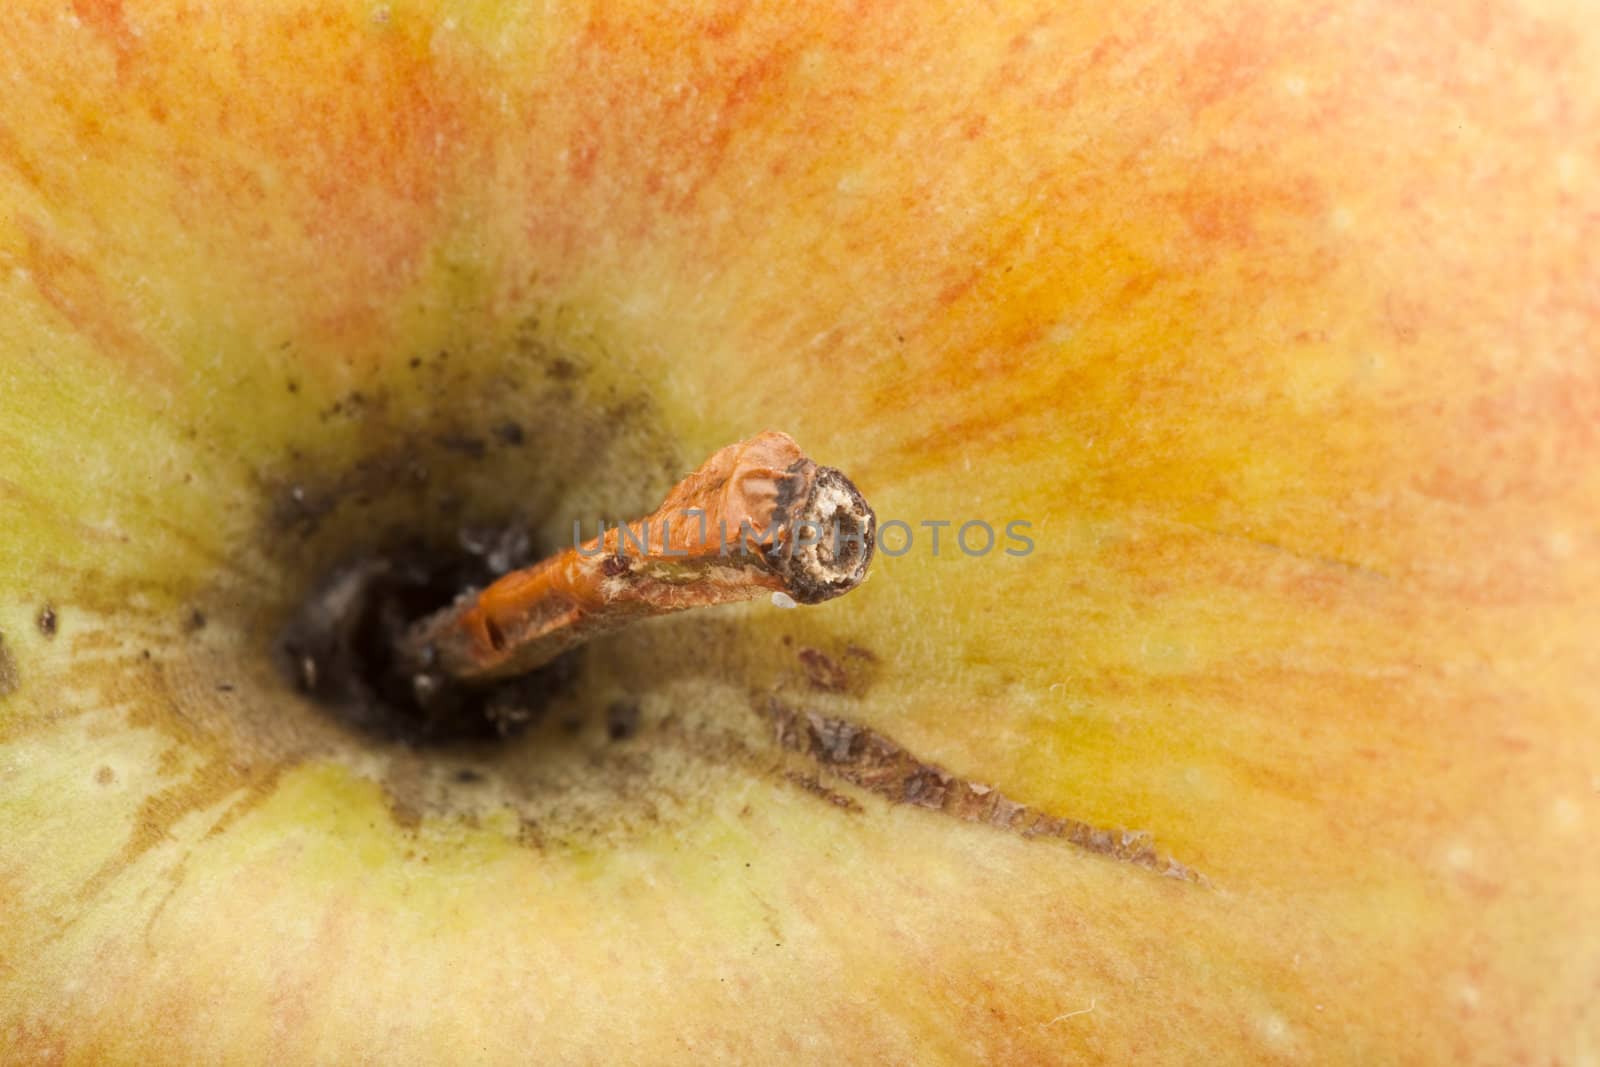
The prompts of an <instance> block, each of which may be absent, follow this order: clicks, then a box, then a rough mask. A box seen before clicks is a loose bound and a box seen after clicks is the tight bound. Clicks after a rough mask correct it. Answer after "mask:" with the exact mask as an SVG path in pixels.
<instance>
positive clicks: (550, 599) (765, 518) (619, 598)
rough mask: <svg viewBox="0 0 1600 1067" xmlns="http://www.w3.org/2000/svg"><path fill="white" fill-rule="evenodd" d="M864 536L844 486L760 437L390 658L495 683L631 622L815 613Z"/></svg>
mask: <svg viewBox="0 0 1600 1067" xmlns="http://www.w3.org/2000/svg"><path fill="white" fill-rule="evenodd" d="M602 525H603V524H602ZM873 540H874V528H873V514H872V509H871V508H870V507H868V506H867V502H866V501H865V500H864V499H862V496H861V494H860V493H859V492H857V491H856V487H855V486H854V485H851V484H850V480H849V479H848V478H846V477H845V476H844V475H843V474H841V473H839V472H838V471H836V470H834V469H832V468H831V467H819V466H817V464H815V463H813V462H812V461H811V460H810V459H808V458H806V456H805V455H804V454H803V453H802V452H801V451H800V448H799V446H798V445H796V444H795V443H794V441H793V440H792V439H791V438H790V437H789V436H788V435H787V434H782V433H776V432H773V431H768V432H766V433H763V434H760V435H758V436H756V437H752V438H750V439H749V440H748V441H740V442H739V443H737V444H732V445H729V446H728V447H726V448H724V449H722V450H721V451H719V452H717V453H716V454H715V455H713V456H712V457H711V458H710V459H708V460H706V462H705V464H704V465H702V466H701V467H700V469H699V470H697V471H695V472H694V473H693V474H691V475H689V476H688V477H687V478H685V479H684V480H683V481H681V482H679V483H678V484H677V485H676V486H675V487H674V488H673V490H672V492H670V493H668V494H667V498H666V500H665V501H663V502H662V504H661V506H660V507H658V508H657V509H656V510H655V511H654V512H652V513H651V514H650V515H648V516H646V517H645V518H643V519H640V520H638V521H636V522H632V523H629V524H628V525H626V526H620V527H612V528H609V529H603V533H602V535H601V536H600V537H597V538H594V539H592V540H590V541H588V542H586V543H584V544H582V545H579V546H575V547H572V548H568V549H565V550H563V551H562V552H560V553H558V554H557V555H555V556H552V557H551V558H549V559H547V560H544V561H543V562H541V563H538V564H536V565H534V566H532V567H529V568H528V569H526V570H521V571H516V572H514V573H511V574H508V575H506V576H505V577H504V578H501V579H500V580H499V581H496V582H495V583H494V584H492V585H490V586H489V587H488V588H487V589H484V590H482V591H481V592H471V593H467V594H464V595H463V596H461V597H460V598H458V599H457V600H456V602H455V603H454V604H452V605H451V606H450V607H448V608H445V609H444V610H442V611H439V612H437V613H436V614H433V615H430V616H428V617H427V618H425V619H422V620H420V621H419V622H417V623H416V624H415V625H414V626H412V627H411V629H410V630H409V632H408V633H407V634H406V636H405V638H404V639H403V641H402V642H401V649H400V653H401V657H400V658H401V661H402V663H403V664H405V665H406V667H407V669H410V670H411V671H412V672H413V674H414V676H415V678H416V684H417V685H419V686H424V687H426V686H431V685H434V684H436V683H437V681H438V680H439V678H440V676H441V675H442V676H445V677H449V678H455V679H460V680H465V681H471V680H475V679H490V678H503V677H506V676H508V675H513V674H520V673H522V672H524V671H530V670H533V669H534V668H535V667H538V666H540V665H542V664H544V663H547V662H549V661H550V660H552V659H554V658H555V657H556V656H558V655H560V654H561V653H562V652H565V651H566V650H567V649H570V648H573V647H575V646H577V645H580V644H582V643H583V642H584V641H587V640H588V639H589V638H591V637H594V636H596V635H598V634H601V633H605V632H606V631H608V630H614V629H616V628H617V627H619V626H622V625H625V624H626V623H628V622H631V621H633V620H634V619H640V618H649V617H652V616H656V615H666V614H668V613H670V612H674V611H683V610H685V609H687V608H697V607H705V606H709V605H712V604H729V603H733V602H735V601H740V600H750V599H752V598H754V597H758V596H761V595H763V594H768V593H772V592H781V593H786V594H787V595H788V596H790V597H792V598H793V599H794V600H796V601H798V602H799V603H802V604H817V603H821V602H822V601H824V600H829V599H831V598H833V597H836V596H839V595H841V594H843V593H847V592H849V591H850V590H852V589H854V588H855V587H856V586H858V585H860V584H861V582H862V580H863V579H865V578H866V576H867V567H868V565H869V564H870V563H871V560H872V549H873Z"/></svg>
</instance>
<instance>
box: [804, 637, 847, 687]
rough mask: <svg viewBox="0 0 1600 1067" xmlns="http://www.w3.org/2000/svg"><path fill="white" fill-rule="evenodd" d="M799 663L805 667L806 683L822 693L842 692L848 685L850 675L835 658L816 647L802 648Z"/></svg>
mask: <svg viewBox="0 0 1600 1067" xmlns="http://www.w3.org/2000/svg"><path fill="white" fill-rule="evenodd" d="M800 663H801V664H802V665H803V666H804V667H805V671H806V684H807V685H809V686H811V688H813V689H816V690H820V691H821V692H824V693H842V692H844V691H845V690H846V689H848V688H849V687H850V676H849V674H847V673H846V672H845V669H844V668H843V667H841V666H840V665H839V663H838V661H837V660H835V659H833V657H831V656H829V655H828V654H827V653H826V652H823V651H822V650H821V649H816V648H802V649H801V650H800Z"/></svg>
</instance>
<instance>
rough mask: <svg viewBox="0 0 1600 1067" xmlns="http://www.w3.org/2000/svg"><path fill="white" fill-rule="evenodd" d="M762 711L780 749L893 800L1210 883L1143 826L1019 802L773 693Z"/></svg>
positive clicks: (877, 735)
mask: <svg viewBox="0 0 1600 1067" xmlns="http://www.w3.org/2000/svg"><path fill="white" fill-rule="evenodd" d="M765 712H766V714H767V716H768V718H769V719H770V720H771V722H772V726H773V729H774V731H775V733H776V735H777V740H778V743H779V744H780V745H781V746H782V747H783V748H784V749H786V750H788V751H790V752H796V753H799V754H801V755H803V756H806V757H808V758H810V759H811V760H814V761H815V762H816V763H817V764H819V765H820V768H821V770H822V771H823V772H824V773H825V774H828V775H831V776H832V777H834V778H837V779H839V780H840V781H844V782H848V783H849V784H851V785H853V786H856V787H857V788H860V789H864V790H866V791H867V792H869V793H874V794H876V795H878V796H880V797H882V798H884V799H885V800H887V801H889V802H890V803H892V804H908V805H911V806H914V807H919V808H926V809H927V810H929V811H936V812H939V813H940V814H943V815H948V816H950V817H952V818H956V819H960V820H961V821H963V822H972V823H978V824H980V825H983V826H990V827H993V828H994V829H997V830H1002V831H1006V832H1009V833H1014V834H1020V835H1021V836H1023V837H1030V838H1033V837H1045V838H1059V839H1062V840H1065V841H1068V842H1070V843H1071V844H1073V845H1076V846H1078V847H1079V848H1082V849H1085V850H1087V851H1089V852H1093V853H1095V854H1096V855H1100V856H1106V857H1108V858H1110V859H1115V860H1120V861H1122V862H1124V863H1131V864H1133V865H1134V866H1136V867H1143V868H1145V869H1146V870H1149V871H1154V872H1155V873H1157V874H1160V875H1163V876H1165V877H1168V878H1175V879H1177V880H1179V881H1184V882H1192V883H1195V884H1199V885H1207V884H1209V883H1208V882H1207V881H1206V879H1205V878H1204V876H1203V875H1201V874H1199V873H1198V872H1196V871H1195V870H1193V869H1192V868H1190V867H1187V866H1185V865H1184V864H1182V863H1179V862H1178V861H1177V860H1175V859H1173V858H1172V857H1171V856H1168V855H1166V854H1165V853H1162V852H1160V851H1159V850H1157V848H1156V847H1155V842H1154V841H1153V840H1152V839H1151V837H1150V835H1149V834H1148V833H1145V832H1144V831H1138V830H1123V829H1119V828H1104V827H1098V826H1092V825H1090V824H1089V823H1086V822H1080V821H1079V820H1077V819H1072V818H1068V817H1066V816H1062V815H1054V814H1051V813H1050V812H1045V811H1040V810H1038V809H1037V808H1031V807H1029V806H1027V805H1025V804H1019V803H1017V802H1016V801H1014V800H1012V799H1011V798H1009V797H1007V796H1006V795H1005V794H1004V793H1002V792H1001V791H1000V790H998V789H996V788H994V787H993V786H990V785H985V784H983V783H980V782H972V781H968V780H967V779H964V778H958V777H956V776H955V775H953V774H951V773H950V772H949V771H946V770H945V769H944V768H942V767H939V766H936V765H934V764H931V763H924V762H923V761H922V760H920V759H918V758H917V757H916V756H914V755H912V754H911V753H910V752H908V751H906V750H905V749H904V748H903V747H901V746H900V745H899V744H897V743H896V742H894V741H893V740H891V739H890V738H888V737H886V736H884V735H883V734H880V733H878V732H877V731H875V730H869V729H867V728H865V727H861V726H857V725H855V724H854V723H852V722H849V721H847V720H845V719H842V718H837V717H834V716H830V715H823V714H821V713H819V712H815V711H806V710H802V709H799V708H795V707H792V706H790V705H789V704H786V703H784V702H783V701H782V700H780V699H778V698H777V697H772V698H770V699H769V700H768V702H767V705H766V708H765Z"/></svg>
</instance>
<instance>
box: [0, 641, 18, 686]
mask: <svg viewBox="0 0 1600 1067" xmlns="http://www.w3.org/2000/svg"><path fill="white" fill-rule="evenodd" d="M21 684H22V678H21V676H20V675H19V674H18V673H17V664H16V661H15V660H14V659H12V658H11V652H10V650H9V649H7V648H6V635H5V634H3V633H0V698H4V697H8V696H10V695H11V694H12V693H15V692H16V691H17V688H18V687H19V686H20V685H21Z"/></svg>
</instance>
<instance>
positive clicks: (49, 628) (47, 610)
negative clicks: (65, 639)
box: [38, 604, 56, 637]
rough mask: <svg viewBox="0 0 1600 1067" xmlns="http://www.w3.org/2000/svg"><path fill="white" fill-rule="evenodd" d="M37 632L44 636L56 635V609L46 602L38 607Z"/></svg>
mask: <svg viewBox="0 0 1600 1067" xmlns="http://www.w3.org/2000/svg"><path fill="white" fill-rule="evenodd" d="M38 623H39V632H40V633H42V634H44V635H45V636H46V637H54V636H55V635H56V609H55V608H53V607H51V606H50V605H49V604H46V605H45V606H44V607H42V608H40V609H39V619H38Z"/></svg>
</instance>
